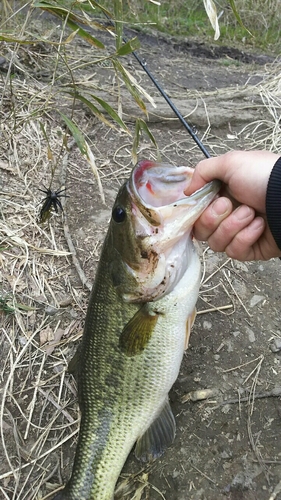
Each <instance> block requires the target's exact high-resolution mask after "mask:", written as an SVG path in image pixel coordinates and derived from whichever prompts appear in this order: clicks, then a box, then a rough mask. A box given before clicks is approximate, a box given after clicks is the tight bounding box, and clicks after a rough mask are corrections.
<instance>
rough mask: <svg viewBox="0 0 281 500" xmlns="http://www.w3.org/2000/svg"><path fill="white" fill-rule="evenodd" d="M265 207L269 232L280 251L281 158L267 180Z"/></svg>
mask: <svg viewBox="0 0 281 500" xmlns="http://www.w3.org/2000/svg"><path fill="white" fill-rule="evenodd" d="M265 206H266V215H267V221H268V225H269V228H270V231H271V233H272V236H273V237H274V239H275V242H276V244H277V246H278V248H280V250H281V157H280V158H278V160H277V162H276V163H275V165H274V167H273V169H272V171H271V174H270V176H269V179H268V184H267V190H266V201H265Z"/></svg>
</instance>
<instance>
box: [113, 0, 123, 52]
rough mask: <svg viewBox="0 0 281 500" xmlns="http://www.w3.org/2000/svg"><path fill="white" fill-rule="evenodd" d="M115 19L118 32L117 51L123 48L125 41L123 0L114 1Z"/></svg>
mask: <svg viewBox="0 0 281 500" xmlns="http://www.w3.org/2000/svg"><path fill="white" fill-rule="evenodd" d="M114 19H115V31H116V50H117V52H118V51H119V49H120V48H121V46H122V41H123V22H122V21H123V5H122V0H114Z"/></svg>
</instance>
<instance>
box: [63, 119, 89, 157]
mask: <svg viewBox="0 0 281 500" xmlns="http://www.w3.org/2000/svg"><path fill="white" fill-rule="evenodd" d="M59 114H60V115H61V117H62V119H63V120H64V122H65V123H66V125H67V127H68V129H69V131H70V133H71V135H72V136H73V137H74V139H75V141H76V144H77V146H78V148H79V149H80V151H81V153H82V155H85V154H86V153H87V147H86V143H85V139H84V135H83V134H82V132H81V130H80V129H79V128H78V127H77V126H76V125H75V124H74V123H73V121H72V120H70V118H68V117H67V116H66V115H64V114H63V113H61V112H60V111H59Z"/></svg>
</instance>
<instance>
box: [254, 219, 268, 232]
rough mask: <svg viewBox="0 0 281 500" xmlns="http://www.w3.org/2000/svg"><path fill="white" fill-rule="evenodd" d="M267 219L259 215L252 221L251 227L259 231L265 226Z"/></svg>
mask: <svg viewBox="0 0 281 500" xmlns="http://www.w3.org/2000/svg"><path fill="white" fill-rule="evenodd" d="M264 226H265V221H264V219H263V218H262V217H257V218H256V219H254V220H253V222H251V229H252V230H254V231H259V230H260V229H261V228H264Z"/></svg>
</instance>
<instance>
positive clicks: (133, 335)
mask: <svg viewBox="0 0 281 500" xmlns="http://www.w3.org/2000/svg"><path fill="white" fill-rule="evenodd" d="M158 317H159V313H158V312H157V311H153V310H150V309H149V308H148V307H147V306H146V304H145V305H143V306H142V307H141V308H140V309H139V310H138V312H136V314H135V315H134V316H133V317H132V319H130V321H129V322H128V323H127V324H126V326H125V327H124V329H123V330H122V332H121V335H120V338H119V347H120V349H121V351H122V352H123V353H124V354H126V355H127V356H136V355H137V354H141V353H142V351H143V350H144V349H145V347H146V345H147V344H148V342H149V340H150V338H151V336H152V333H153V330H154V328H155V325H156V323H157V320H158Z"/></svg>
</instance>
